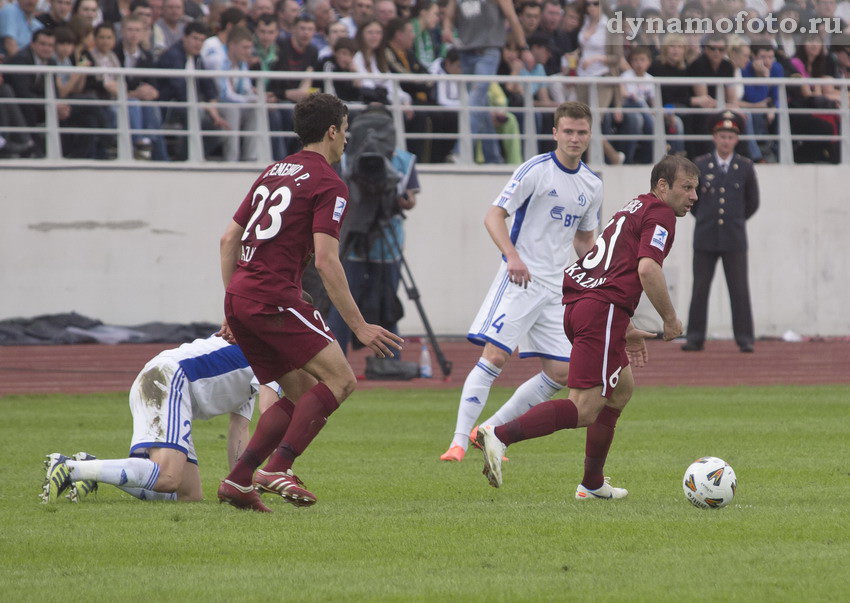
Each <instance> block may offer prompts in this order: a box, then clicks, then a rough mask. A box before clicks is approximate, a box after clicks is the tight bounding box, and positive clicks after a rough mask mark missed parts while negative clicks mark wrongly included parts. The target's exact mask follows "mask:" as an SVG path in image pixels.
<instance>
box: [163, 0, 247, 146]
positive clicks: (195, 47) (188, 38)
mask: <svg viewBox="0 0 850 603" xmlns="http://www.w3.org/2000/svg"><path fill="white" fill-rule="evenodd" d="M228 10H229V9H228ZM235 10H238V9H235ZM225 12H227V11H225ZM238 12H239V13H240V14H244V13H242V11H238ZM207 33H208V30H207V27H206V25H204V24H203V23H201V22H197V21H193V22H192V23H189V24H188V25H186V28H185V29H184V30H183V39H182V40H181V41H180V42H179V43H177V44H175V45H174V46H172V47H171V48H169V49H168V50H166V51H165V52H164V53H162V55H161V56H160V57H159V59H157V61H156V65H155V66H156V67H158V68H160V69H185V70H187V71H191V72H196V71H200V70H202V69H205V68H206V66H205V64H204V59H203V58H202V57H201V47H202V46H203V44H204V40H205V39H206V37H207ZM188 82H189V79H188V78H185V77H163V78H159V80H157V83H156V86H157V89H158V90H159V98H160V100H161V101H163V102H169V101H177V102H184V103H185V102H186V100H187V94H186V87H187V85H188ZM195 89H196V91H197V97H198V100H199V101H200V102H204V103H209V104H208V105H207V106H206V107H205V108H204V109H202V110H201V128H202V129H205V130H211V129H218V130H229V129H230V124H229V123H228V122H227V120H225V119H224V118H223V117H222V116H221V114H220V113H219V111H218V105H217V103H216V99H217V97H218V94H217V91H216V86H215V83H214V82H213V81H212V80H211V79H210V78H204V77H197V78H195ZM163 121H164V122H165V123H166V124H168V125H170V127H176V128H179V129H183V130H185V129H186V127H187V115H186V109H185V108H183V107H169V108H168V110H167V112H166V116H165V119H164V120H163ZM217 138H218V137H216V139H217ZM186 142H187V141H186V138H185V137H182V136H181V137H180V138H179V139H178V142H177V145H176V147H177V148H176V151H175V152H173V153H172V157H174V158H175V159H181V160H184V159H186ZM205 143H206V144H207V145H208V146H209V149H208V150H209V151H212V147H213V146H217V144H220V141H219V140H215V139H210V138H207V139H206V141H205Z"/></svg>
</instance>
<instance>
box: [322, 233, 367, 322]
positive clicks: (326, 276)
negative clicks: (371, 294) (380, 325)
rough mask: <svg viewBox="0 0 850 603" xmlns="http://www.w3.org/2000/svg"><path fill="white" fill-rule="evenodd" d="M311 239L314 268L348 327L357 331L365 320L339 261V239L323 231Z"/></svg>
mask: <svg viewBox="0 0 850 603" xmlns="http://www.w3.org/2000/svg"><path fill="white" fill-rule="evenodd" d="M313 241H314V244H315V247H316V270H317V271H318V272H319V276H320V277H321V278H322V284H323V285H324V286H325V290H326V291H327V292H328V297H329V298H330V300H331V302H332V303H333V305H334V307H335V308H336V309H337V311H338V312H339V315H340V316H341V317H342V319H343V320H344V321H345V324H347V325H348V328H349V329H351V330H352V331H357V329H358V328H359V327H361V326H362V325H364V324H366V321H365V320H364V319H363V315H362V314H361V313H360V309H359V308H358V307H357V304H356V303H355V301H354V298H353V297H352V296H351V290H350V289H349V288H348V279H347V278H346V277H345V270H344V269H343V267H342V262H340V261H339V241H337V240H336V239H335V238H333V237H332V236H330V235H326V234H324V233H316V234H314V235H313Z"/></svg>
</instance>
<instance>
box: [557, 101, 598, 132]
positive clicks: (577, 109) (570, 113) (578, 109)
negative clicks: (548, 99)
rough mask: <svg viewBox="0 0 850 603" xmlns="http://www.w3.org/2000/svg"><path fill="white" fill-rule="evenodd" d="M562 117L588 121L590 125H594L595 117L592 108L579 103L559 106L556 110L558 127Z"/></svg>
mask: <svg viewBox="0 0 850 603" xmlns="http://www.w3.org/2000/svg"><path fill="white" fill-rule="evenodd" d="M562 117H569V118H570V119H586V120H587V123H588V124H592V123H593V115H592V114H591V113H590V107H588V106H587V105H586V104H584V103H580V102H577V101H567V102H565V103H561V104H560V105H558V108H557V109H555V126H556V127H557V125H558V122H559V121H561V118H562Z"/></svg>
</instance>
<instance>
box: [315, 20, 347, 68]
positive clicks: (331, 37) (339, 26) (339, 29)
mask: <svg viewBox="0 0 850 603" xmlns="http://www.w3.org/2000/svg"><path fill="white" fill-rule="evenodd" d="M347 37H348V27H346V26H345V23H341V22H339V21H334V22H333V23H331V24H330V25H328V35H327V42H328V45H327V46H325V47H324V48H322V49H320V50H319V64H320V65H321V64H323V63H324V62H325V61H327V60H330V58H331V57H332V56H333V54H334V45H335V44H336V42H337V40H339V39H340V38H347Z"/></svg>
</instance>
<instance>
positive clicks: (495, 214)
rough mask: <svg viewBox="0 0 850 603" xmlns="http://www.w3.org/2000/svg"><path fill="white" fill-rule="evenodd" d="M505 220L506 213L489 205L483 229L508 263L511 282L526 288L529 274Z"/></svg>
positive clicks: (529, 279) (529, 280)
mask: <svg viewBox="0 0 850 603" xmlns="http://www.w3.org/2000/svg"><path fill="white" fill-rule="evenodd" d="M507 218H508V212H506V211H505V210H504V209H503V208H501V207H497V206H495V205H491V206H490V209H488V210H487V215H486V216H484V227H485V228H486V229H487V232H488V233H490V238H491V239H493V242H494V243H495V244H496V247H498V248H499V251H501V252H502V255H504V256H505V259H506V260H507V262H508V276H509V277H510V279H511V282H512V283H515V284H517V285H520V286H521V287H523V288H526V287H528V283H530V282H531V273H529V272H528V267H527V266H526V265H525V262H523V261H522V258H520V257H519V253H518V252H517V250H516V247H514V244H513V242H512V241H511V235H510V234H509V233H508V225H507V224H506V223H505V220H507Z"/></svg>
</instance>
